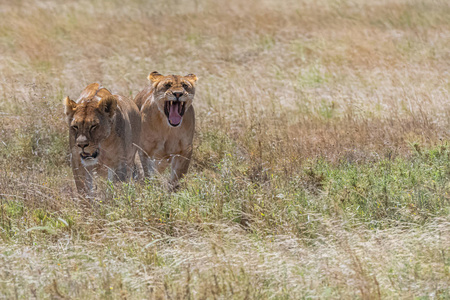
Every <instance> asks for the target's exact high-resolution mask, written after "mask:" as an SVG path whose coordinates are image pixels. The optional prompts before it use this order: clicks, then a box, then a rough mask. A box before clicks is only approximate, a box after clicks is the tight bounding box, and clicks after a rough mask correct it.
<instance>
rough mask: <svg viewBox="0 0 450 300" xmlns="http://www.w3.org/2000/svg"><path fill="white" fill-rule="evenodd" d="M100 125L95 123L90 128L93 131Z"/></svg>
mask: <svg viewBox="0 0 450 300" xmlns="http://www.w3.org/2000/svg"><path fill="white" fill-rule="evenodd" d="M97 127H98V125H97V124H95V125H92V126H91V129H89V131H93V130H95V129H96V128H97Z"/></svg>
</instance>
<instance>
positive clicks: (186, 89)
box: [148, 72, 197, 127]
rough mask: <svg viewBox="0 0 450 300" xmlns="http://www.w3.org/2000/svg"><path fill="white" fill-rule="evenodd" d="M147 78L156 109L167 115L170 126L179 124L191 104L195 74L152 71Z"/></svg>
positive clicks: (195, 79)
mask: <svg viewBox="0 0 450 300" xmlns="http://www.w3.org/2000/svg"><path fill="white" fill-rule="evenodd" d="M148 79H149V80H150V82H151V83H152V86H153V89H154V91H153V95H154V101H155V102H156V104H157V106H158V109H159V111H160V112H161V113H163V114H164V115H165V116H166V117H167V122H168V123H169V126H171V127H177V126H179V125H181V122H182V121H183V115H184V113H185V112H186V111H187V110H188V109H189V107H190V106H191V105H192V102H193V100H194V95H195V83H196V81H197V76H195V75H194V74H189V75H186V76H180V75H168V76H163V75H161V74H159V73H158V72H152V73H150V75H149V76H148Z"/></svg>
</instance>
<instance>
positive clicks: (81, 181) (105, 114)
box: [64, 83, 141, 194]
mask: <svg viewBox="0 0 450 300" xmlns="http://www.w3.org/2000/svg"><path fill="white" fill-rule="evenodd" d="M64 108H65V109H64V110H65V114H66V116H67V122H68V123H69V127H70V129H69V144H70V151H71V161H72V170H73V176H74V178H75V184H76V186H77V189H78V192H79V193H81V194H89V193H90V192H91V191H92V188H93V187H92V174H93V173H94V172H96V173H97V174H99V175H103V176H106V174H107V176H108V179H109V180H115V179H119V180H122V181H124V180H127V179H129V178H130V174H131V171H132V169H133V168H134V157H135V155H136V150H137V147H136V145H138V144H139V137H140V133H141V116H140V113H139V110H138V108H137V107H136V104H134V102H133V101H131V100H130V99H128V98H125V97H123V96H119V95H112V94H111V93H110V92H109V91H108V90H107V89H105V88H102V87H100V85H99V84H98V83H92V84H90V85H88V86H87V87H86V88H85V89H84V91H83V92H82V93H81V95H80V97H79V98H78V100H77V101H76V102H75V101H72V100H70V99H69V97H66V98H65V99H64Z"/></svg>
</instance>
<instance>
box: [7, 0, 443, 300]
mask: <svg viewBox="0 0 450 300" xmlns="http://www.w3.org/2000/svg"><path fill="white" fill-rule="evenodd" d="M449 13H450V5H449V4H448V2H447V1H443V0H442V1H441V0H436V1H431V0H430V1H426V0H405V1H403V0H394V1H383V0H377V1H370V2H367V1H362V0H351V1H344V2H336V1H329V0H321V1H298V2H295V3H294V2H292V1H283V2H279V1H272V0H268V1H256V0H255V1H251V2H245V3H244V2H240V1H234V0H232V1H227V2H220V1H207V0H199V1H195V2H193V3H191V2H187V1H183V0H181V1H150V2H147V1H140V0H133V1H128V2H127V4H126V5H123V3H122V2H119V1H104V0H96V1H83V0H80V1H72V2H67V3H65V2H61V1H46V2H33V3H29V2H26V1H14V2H11V1H10V2H8V3H6V2H4V3H0V18H1V19H2V23H1V24H0V52H1V53H2V56H1V57H0V298H5V299H11V298H16V299H24V298H25V299H28V298H38V299H40V298H52V299H81V298H85V299H98V298H101V299H136V298H137V299H141V298H150V299H268V298H270V299H311V298H323V299H336V298H344V299H348V298H356V299H386V298H388V299H399V298H400V299H428V298H430V299H449V298H450V293H449V290H450V259H449V257H450V256H449V255H450V254H449V251H448V249H450V231H449V228H450V227H449V225H450V218H449V215H450V211H449V210H450V200H449V199H450V196H449V194H448V193H449V192H450V144H449V141H450V139H449V135H448V128H449V126H450V124H449V120H450V106H449V102H448V90H449V87H450V84H449V78H448V69H449V62H450V60H449V56H448V53H449V51H448V50H449V49H450V44H449V42H448V39H447V38H446V37H447V36H448V35H449V33H450V19H449V18H448V15H449ZM153 70H158V71H160V72H161V73H163V74H170V73H177V74H188V73H194V74H196V75H197V76H198V77H199V82H198V88H197V94H196V99H195V107H196V113H197V127H196V131H197V132H196V135H195V140H194V158H193V161H192V164H191V168H190V171H189V174H188V176H187V177H186V179H185V180H184V182H183V188H182V189H181V190H180V191H179V192H177V193H172V194H170V193H168V191H167V190H166V189H165V182H166V181H167V174H166V175H164V176H161V177H159V178H155V179H152V180H151V181H147V182H145V183H139V182H138V183H136V182H131V183H124V184H113V185H111V184H108V183H106V182H99V183H98V184H99V186H100V188H99V193H98V196H97V197H96V199H95V201H93V202H89V201H87V200H85V199H80V198H79V197H78V196H77V194H76V191H75V186H74V182H73V178H72V173H71V169H70V165H69V161H68V143H67V140H68V130H67V125H66V124H65V121H64V116H63V108H62V104H61V102H62V99H63V98H64V97H65V96H66V95H68V96H71V97H72V98H73V97H77V96H78V95H79V93H80V91H81V90H82V89H83V88H84V87H85V86H86V85H87V84H89V83H91V82H95V81H100V82H101V83H102V84H103V85H104V86H106V87H108V88H109V89H110V90H112V91H113V92H119V93H121V94H124V95H126V96H130V97H132V96H134V95H136V93H137V92H138V91H139V90H140V89H142V88H143V87H144V86H145V85H146V84H147V81H146V76H147V75H148V73H149V72H151V71H153Z"/></svg>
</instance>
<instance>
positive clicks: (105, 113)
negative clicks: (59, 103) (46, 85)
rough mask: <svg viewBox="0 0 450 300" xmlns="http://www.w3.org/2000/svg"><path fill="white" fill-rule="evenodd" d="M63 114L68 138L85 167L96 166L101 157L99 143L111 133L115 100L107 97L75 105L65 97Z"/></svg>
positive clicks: (112, 97)
mask: <svg viewBox="0 0 450 300" xmlns="http://www.w3.org/2000/svg"><path fill="white" fill-rule="evenodd" d="M64 106H65V113H66V115H67V120H68V123H69V127H70V132H69V136H70V139H71V142H72V145H74V148H75V149H76V150H75V151H76V153H77V154H78V155H80V158H81V162H82V163H83V165H85V166H92V165H95V164H97V162H98V158H99V157H100V156H101V155H102V151H101V143H102V141H104V140H105V139H106V138H107V137H108V136H109V135H110V133H111V130H112V128H111V127H112V123H113V118H114V114H115V110H116V107H117V98H116V97H115V96H107V97H104V98H102V99H101V100H100V101H96V100H93V99H89V100H82V101H80V102H79V103H76V102H74V101H72V100H70V99H69V97H66V99H65V100H64Z"/></svg>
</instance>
